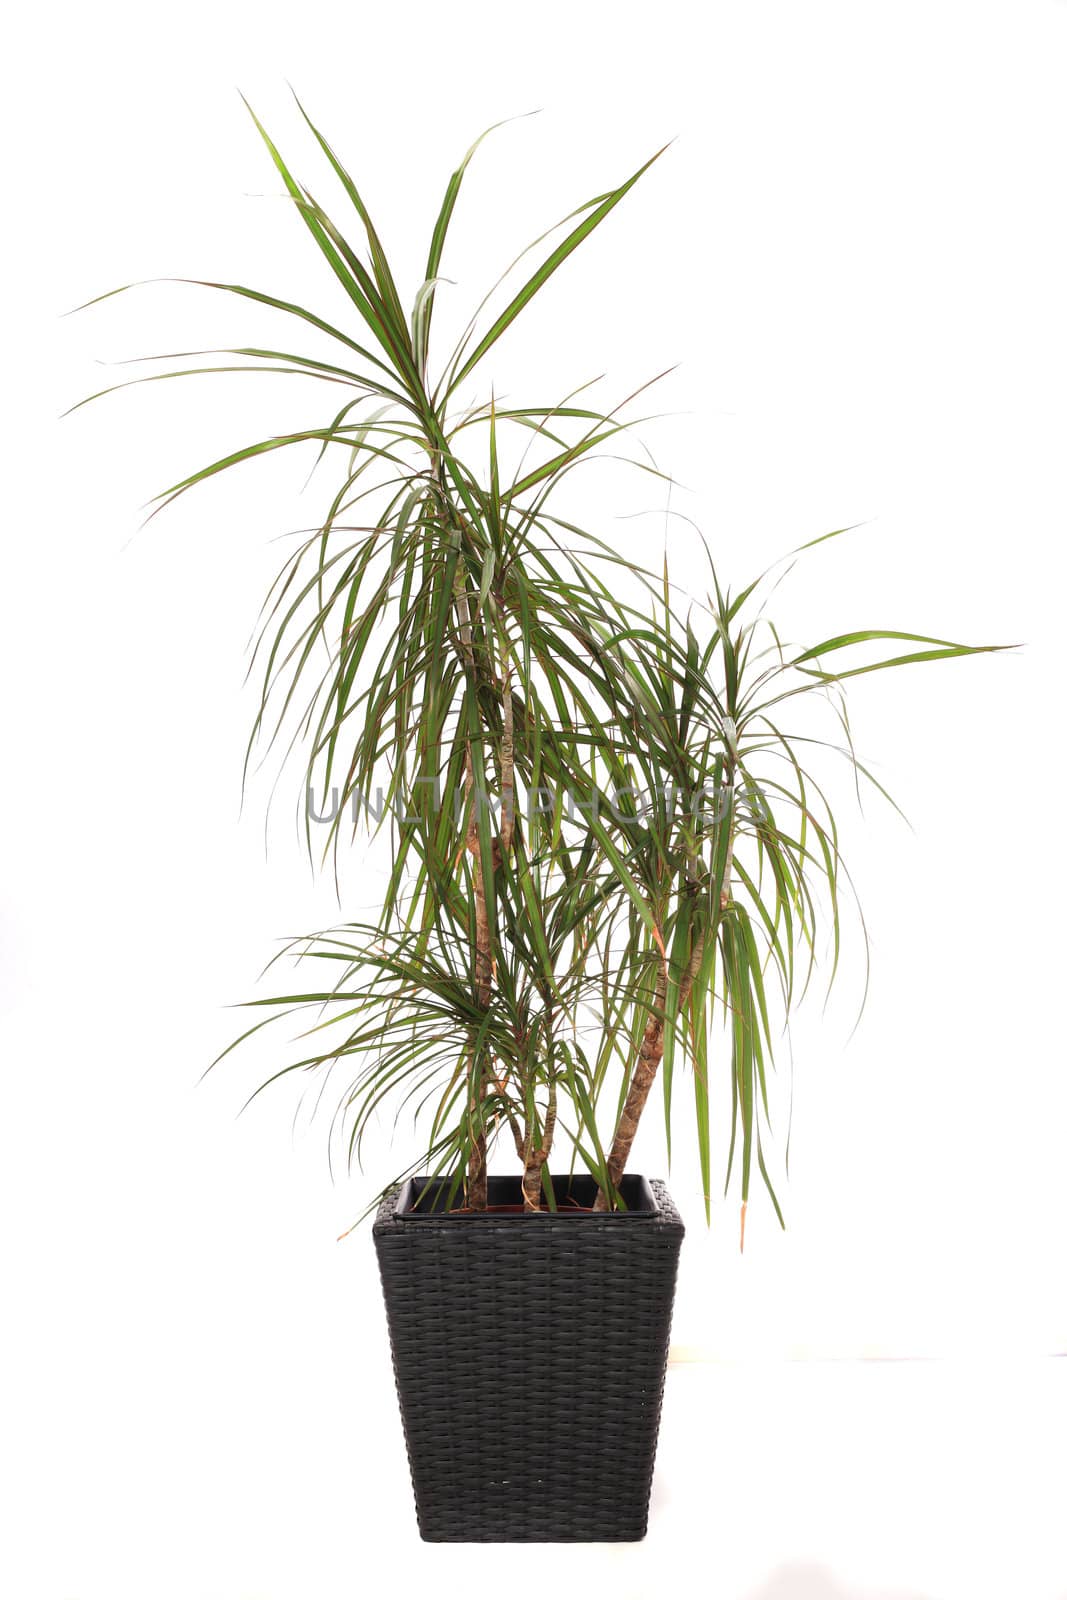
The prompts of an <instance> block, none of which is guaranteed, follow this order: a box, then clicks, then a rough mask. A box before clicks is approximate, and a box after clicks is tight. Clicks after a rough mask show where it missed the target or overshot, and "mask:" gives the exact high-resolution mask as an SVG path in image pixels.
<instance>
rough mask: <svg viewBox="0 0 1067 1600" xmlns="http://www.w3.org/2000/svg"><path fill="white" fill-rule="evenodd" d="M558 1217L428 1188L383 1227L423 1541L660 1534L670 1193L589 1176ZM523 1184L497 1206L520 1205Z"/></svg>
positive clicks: (672, 1232) (675, 1231)
mask: <svg viewBox="0 0 1067 1600" xmlns="http://www.w3.org/2000/svg"><path fill="white" fill-rule="evenodd" d="M556 1195H557V1201H558V1204H559V1210H558V1211H557V1212H555V1213H553V1212H548V1211H544V1212H536V1213H525V1214H524V1213H522V1212H521V1211H516V1212H515V1213H509V1212H502V1211H494V1210H489V1211H486V1212H481V1213H464V1214H455V1213H448V1212H446V1211H445V1210H444V1209H443V1207H444V1205H445V1203H446V1202H445V1197H444V1193H443V1186H442V1185H441V1184H439V1183H436V1182H431V1181H428V1180H425V1179H419V1178H415V1179H412V1180H411V1181H410V1182H409V1183H407V1184H405V1185H404V1187H403V1188H402V1189H399V1190H397V1191H394V1192H393V1193H391V1194H389V1195H388V1196H387V1197H386V1199H385V1200H384V1201H383V1203H382V1205H381V1208H380V1209H379V1212H378V1216H377V1219H376V1221H375V1224H374V1242H375V1247H376V1249H377V1253H378V1265H379V1268H380V1271H381V1277H382V1286H383V1289H384V1292H385V1306H386V1315H387V1318H388V1323H389V1337H390V1341H391V1344H392V1352H393V1369H394V1372H395V1374H396V1385H397V1391H398V1393H399V1396H400V1411H401V1417H402V1419H403V1425H404V1435H405V1438H406V1441H407V1449H408V1459H409V1461H410V1464H411V1477H412V1482H413V1484H414V1488H415V1504H416V1510H417V1513H418V1521H419V1531H420V1533H421V1534H422V1537H423V1538H424V1539H429V1540H436V1541H442V1540H445V1541H464V1540H474V1541H478V1542H480V1543H486V1542H494V1541H508V1540H523V1541H530V1540H548V1541H555V1540H596V1541H601V1540H612V1541H616V1540H633V1539H642V1538H644V1535H645V1530H646V1527H647V1524H648V1502H649V1493H650V1490H651V1486H652V1468H653V1462H654V1459H655V1453H656V1437H657V1433H658V1431H659V1418H660V1408H661V1405H662V1400H663V1383H664V1377H665V1374H666V1366H667V1347H668V1343H669V1338H670V1326H671V1312H672V1310H673V1305H674V1285H675V1277H676V1274H677V1266H678V1252H679V1249H680V1247H681V1242H682V1237H683V1234H684V1232H685V1229H684V1227H683V1225H682V1220H681V1218H680V1217H679V1215H678V1213H677V1211H676V1210H675V1208H674V1206H673V1204H672V1202H671V1199H670V1196H669V1195H668V1194H667V1191H666V1189H665V1188H664V1186H663V1184H662V1183H659V1182H657V1181H655V1180H652V1181H648V1180H646V1179H644V1178H640V1177H636V1176H634V1177H627V1178H624V1179H623V1184H622V1195H623V1199H624V1200H625V1202H626V1205H627V1209H626V1210H625V1211H620V1212H617V1213H613V1214H603V1215H602V1214H594V1213H590V1212H589V1211H581V1210H579V1209H577V1208H578V1207H582V1206H584V1207H589V1206H591V1205H592V1203H593V1199H594V1198H595V1184H594V1183H593V1181H592V1179H589V1178H585V1177H575V1178H574V1179H572V1180H571V1181H570V1184H569V1186H566V1187H565V1186H563V1185H561V1184H560V1182H559V1181H558V1180H557V1184H556ZM521 1200H522V1195H521V1191H520V1186H519V1179H518V1178H490V1180H489V1204H490V1207H494V1206H508V1205H514V1206H516V1207H517V1206H518V1205H520V1204H521Z"/></svg>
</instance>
